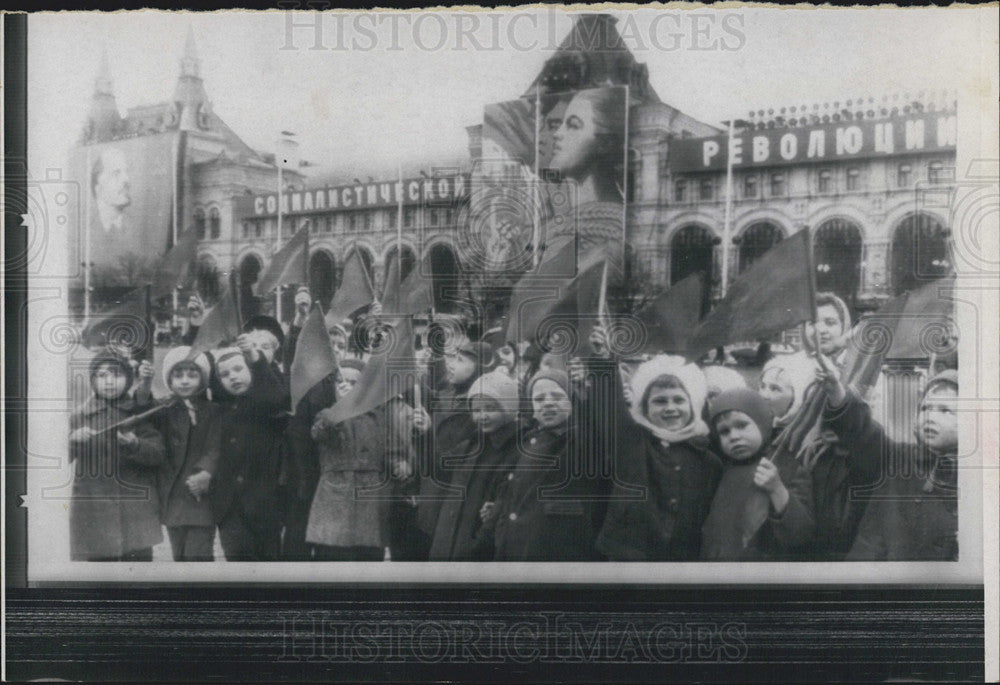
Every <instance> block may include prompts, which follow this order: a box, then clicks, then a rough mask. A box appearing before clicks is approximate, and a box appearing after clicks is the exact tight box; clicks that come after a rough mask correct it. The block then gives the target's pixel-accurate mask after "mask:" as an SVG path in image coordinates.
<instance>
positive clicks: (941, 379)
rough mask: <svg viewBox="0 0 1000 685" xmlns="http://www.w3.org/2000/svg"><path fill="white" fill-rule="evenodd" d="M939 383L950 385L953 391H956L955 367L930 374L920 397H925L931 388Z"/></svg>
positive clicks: (956, 374)
mask: <svg viewBox="0 0 1000 685" xmlns="http://www.w3.org/2000/svg"><path fill="white" fill-rule="evenodd" d="M940 385H948V386H951V387H952V389H954V390H955V392H956V393H957V392H958V371H956V370H955V369H945V370H944V371H942V372H941V373H939V374H937V375H935V376H932V377H931V379H930V380H929V381H927V385H925V386H924V391H923V393H921V395H920V399H923V398H925V397H927V393H929V392H930V391H931V390H933V389H934V388H935V387H937V386H940Z"/></svg>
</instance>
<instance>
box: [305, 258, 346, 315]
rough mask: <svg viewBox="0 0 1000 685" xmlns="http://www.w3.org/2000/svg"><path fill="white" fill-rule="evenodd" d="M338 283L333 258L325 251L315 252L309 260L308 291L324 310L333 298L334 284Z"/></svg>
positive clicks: (338, 279)
mask: <svg viewBox="0 0 1000 685" xmlns="http://www.w3.org/2000/svg"><path fill="white" fill-rule="evenodd" d="M339 281H340V278H339V274H338V273H337V269H336V264H335V263H334V261H333V257H331V256H330V255H329V253H327V252H326V251H325V250H317V251H316V252H315V253H313V255H312V257H310V258H309V291H310V292H311V293H312V296H313V298H314V299H315V300H318V301H319V302H320V304H321V305H322V306H323V308H324V309H326V308H327V307H328V306H329V305H330V300H331V299H332V298H333V292H334V284H335V283H338V282H339Z"/></svg>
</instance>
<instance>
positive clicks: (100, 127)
mask: <svg viewBox="0 0 1000 685" xmlns="http://www.w3.org/2000/svg"><path fill="white" fill-rule="evenodd" d="M121 123H122V117H121V114H119V112H118V102H117V101H116V100H115V86H114V81H113V80H112V79H111V67H110V66H109V64H108V51H107V50H105V51H104V52H103V53H102V54H101V66H100V67H99V68H98V71H97V78H96V79H94V94H93V96H92V97H91V100H90V111H89V112H88V114H87V123H86V124H85V125H84V129H83V135H82V137H81V138H82V139H81V142H82V143H83V144H87V143H96V142H100V141H103V140H110V139H111V138H113V137H114V136H115V134H116V133H117V132H118V131H119V129H120V128H121Z"/></svg>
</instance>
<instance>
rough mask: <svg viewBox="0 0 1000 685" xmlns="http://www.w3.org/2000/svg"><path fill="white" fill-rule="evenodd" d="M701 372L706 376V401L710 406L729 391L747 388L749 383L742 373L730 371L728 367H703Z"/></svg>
mask: <svg viewBox="0 0 1000 685" xmlns="http://www.w3.org/2000/svg"><path fill="white" fill-rule="evenodd" d="M701 371H702V373H704V374H705V388H706V390H707V392H706V394H705V401H706V402H707V403H708V404H711V402H712V400H714V399H715V398H716V397H718V396H719V395H721V394H722V393H724V392H726V391H727V390H735V389H736V388H745V387H747V382H746V380H744V378H743V376H742V375H740V372H739V371H737V370H736V369H730V368H729V367H728V366H720V365H718V364H709V365H708V366H704V367H702V369H701Z"/></svg>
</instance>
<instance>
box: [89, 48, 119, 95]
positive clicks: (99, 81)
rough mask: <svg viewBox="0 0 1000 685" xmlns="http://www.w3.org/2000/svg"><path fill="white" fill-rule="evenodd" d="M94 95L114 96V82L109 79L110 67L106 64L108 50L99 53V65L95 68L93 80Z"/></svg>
mask: <svg viewBox="0 0 1000 685" xmlns="http://www.w3.org/2000/svg"><path fill="white" fill-rule="evenodd" d="M94 95H110V96H111V97H114V96H115V82H114V81H113V80H112V78H111V65H110V64H109V63H108V49H107V48H104V50H103V51H102V52H101V65H100V66H99V67H98V68H97V78H96V79H94Z"/></svg>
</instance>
